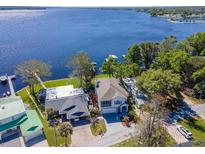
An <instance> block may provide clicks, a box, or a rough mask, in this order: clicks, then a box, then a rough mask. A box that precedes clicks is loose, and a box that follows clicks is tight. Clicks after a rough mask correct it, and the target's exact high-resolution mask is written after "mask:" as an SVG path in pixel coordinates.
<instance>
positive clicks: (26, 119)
mask: <svg viewBox="0 0 205 154" xmlns="http://www.w3.org/2000/svg"><path fill="white" fill-rule="evenodd" d="M42 129H43V125H42V123H41V120H40V119H39V117H38V115H37V112H36V111H35V110H25V107H24V104H23V101H22V99H21V98H20V97H18V96H10V97H6V98H2V99H0V140H2V138H4V137H8V136H10V135H12V134H13V133H15V132H18V131H20V132H21V134H22V136H23V138H24V141H25V142H27V141H29V140H30V139H33V138H35V137H37V136H40V135H42V134H43V130H42Z"/></svg>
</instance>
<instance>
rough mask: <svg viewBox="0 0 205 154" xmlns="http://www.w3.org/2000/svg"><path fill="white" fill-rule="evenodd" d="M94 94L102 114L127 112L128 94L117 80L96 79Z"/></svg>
mask: <svg viewBox="0 0 205 154" xmlns="http://www.w3.org/2000/svg"><path fill="white" fill-rule="evenodd" d="M95 93H96V96H97V100H98V106H99V108H100V110H101V112H102V114H104V113H123V112H128V103H127V97H128V93H127V91H126V90H125V89H124V88H123V87H122V85H121V83H120V81H119V80H118V79H116V78H101V79H98V80H97V81H96V82H95Z"/></svg>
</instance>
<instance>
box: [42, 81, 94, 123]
mask: <svg viewBox="0 0 205 154" xmlns="http://www.w3.org/2000/svg"><path fill="white" fill-rule="evenodd" d="M44 91H45V92H43V91H41V92H40V93H42V94H43V95H44V97H45V98H44V100H45V101H44V103H45V109H46V110H48V109H50V108H52V109H54V110H56V111H58V113H59V114H60V115H61V116H62V117H63V118H65V119H67V120H71V121H78V120H81V119H87V118H88V117H89V116H90V114H89V111H88V97H87V95H86V94H85V93H84V91H83V90H82V89H81V88H74V87H73V85H66V86H59V87H55V88H46V89H44ZM40 95H41V94H40Z"/></svg>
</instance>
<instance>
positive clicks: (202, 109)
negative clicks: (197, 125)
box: [190, 104, 205, 119]
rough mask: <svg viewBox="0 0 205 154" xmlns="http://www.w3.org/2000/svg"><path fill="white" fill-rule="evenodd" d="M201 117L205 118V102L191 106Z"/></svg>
mask: <svg viewBox="0 0 205 154" xmlns="http://www.w3.org/2000/svg"><path fill="white" fill-rule="evenodd" d="M190 107H191V109H192V110H193V111H195V112H196V113H197V115H199V116H200V117H201V118H203V119H205V104H194V105H191V106H190Z"/></svg>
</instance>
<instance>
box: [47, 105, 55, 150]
mask: <svg viewBox="0 0 205 154" xmlns="http://www.w3.org/2000/svg"><path fill="white" fill-rule="evenodd" d="M46 113H47V116H48V119H49V120H51V122H52V125H53V127H54V138H55V145H56V146H57V131H56V123H55V120H56V119H57V111H55V110H54V109H53V108H49V109H47V111H46Z"/></svg>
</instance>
